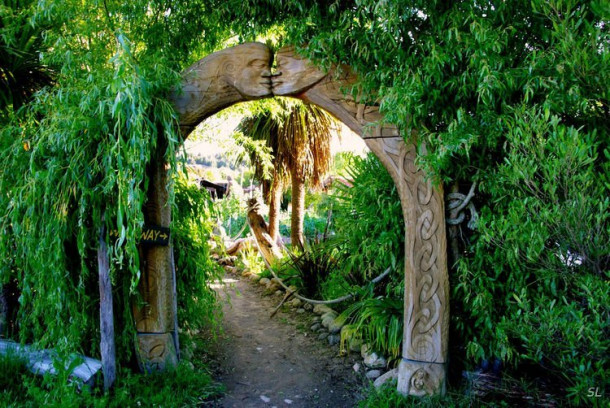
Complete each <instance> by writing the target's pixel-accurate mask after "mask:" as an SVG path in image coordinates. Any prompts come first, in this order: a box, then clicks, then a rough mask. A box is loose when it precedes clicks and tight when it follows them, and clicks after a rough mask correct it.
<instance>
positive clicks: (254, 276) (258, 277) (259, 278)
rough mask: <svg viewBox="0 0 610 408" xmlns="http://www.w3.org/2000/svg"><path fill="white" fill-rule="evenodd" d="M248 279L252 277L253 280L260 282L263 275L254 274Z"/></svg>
mask: <svg viewBox="0 0 610 408" xmlns="http://www.w3.org/2000/svg"><path fill="white" fill-rule="evenodd" d="M248 279H250V280H251V281H252V282H258V281H259V280H261V277H260V275H257V274H252V275H250V276H248Z"/></svg>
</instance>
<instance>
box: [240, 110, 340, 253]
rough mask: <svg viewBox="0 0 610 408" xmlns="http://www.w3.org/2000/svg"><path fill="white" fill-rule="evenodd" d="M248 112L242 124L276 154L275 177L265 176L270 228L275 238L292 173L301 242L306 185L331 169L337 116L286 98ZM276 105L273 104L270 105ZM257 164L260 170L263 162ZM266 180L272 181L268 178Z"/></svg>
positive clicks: (295, 237)
mask: <svg viewBox="0 0 610 408" xmlns="http://www.w3.org/2000/svg"><path fill="white" fill-rule="evenodd" d="M274 101H275V103H274V104H272V105H271V106H269V107H266V108H265V109H263V110H261V111H260V112H258V113H255V114H254V115H252V116H249V117H246V118H244V120H243V121H242V122H241V124H240V127H239V129H240V130H241V131H242V132H243V133H244V134H245V135H248V136H250V137H252V138H254V139H257V140H265V141H266V142H267V146H268V147H269V148H270V149H271V153H272V155H273V158H274V159H273V162H274V165H273V177H271V179H269V180H268V181H267V182H263V193H264V195H265V197H266V198H267V199H268V203H269V224H270V226H269V234H270V235H271V237H272V238H273V239H276V237H277V233H278V227H279V211H280V201H281V193H282V191H283V188H284V186H285V185H286V184H287V181H288V176H290V181H291V185H292V217H291V223H290V237H291V241H292V245H293V246H299V247H301V248H302V247H303V245H304V237H303V219H304V216H305V185H306V182H308V183H309V184H310V185H311V186H312V187H313V188H317V187H320V185H321V182H322V181H323V178H324V176H325V175H326V173H328V171H329V170H330V167H331V164H332V155H331V152H330V133H331V131H332V130H333V129H334V124H335V121H334V119H333V118H332V117H331V116H330V115H329V114H328V113H326V112H325V111H324V110H322V109H321V108H318V107H317V106H315V105H311V104H305V103H303V102H301V101H298V100H294V99H288V98H275V99H274ZM272 106H275V107H272ZM252 162H253V163H254V164H255V172H256V174H257V175H260V174H262V171H263V167H261V166H259V165H258V164H257V160H253V161H252ZM266 183H268V184H266Z"/></svg>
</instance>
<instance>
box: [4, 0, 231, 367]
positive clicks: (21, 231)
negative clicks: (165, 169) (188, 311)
mask: <svg viewBox="0 0 610 408" xmlns="http://www.w3.org/2000/svg"><path fill="white" fill-rule="evenodd" d="M196 6H201V7H200V8H197V7H196ZM207 6H208V3H206V2H197V3H193V2H191V3H189V7H181V6H175V7H172V8H171V9H168V8H167V7H166V6H165V5H164V4H161V3H154V4H153V3H150V2H148V1H144V0H142V1H139V0H138V1H135V2H130V3H129V4H127V3H124V2H115V1H104V2H86V3H82V2H81V1H72V0H68V1H64V0H61V1H56V0H49V1H40V2H27V1H23V2H18V1H15V2H10V4H9V3H7V2H5V3H3V5H2V6H0V10H1V13H2V14H1V15H0V19H1V21H2V27H1V29H2V43H1V44H2V51H1V52H9V53H10V54H11V59H6V60H5V59H4V58H2V64H5V63H7V64H9V63H12V62H11V61H17V59H18V58H22V57H23V58H24V59H27V61H28V64H29V63H30V62H31V64H32V67H33V66H34V65H36V66H40V67H46V66H53V67H55V70H56V76H55V82H54V84H53V86H52V87H46V88H44V89H42V90H40V91H39V92H38V93H36V94H35V95H33V96H32V90H33V88H34V86H30V85H28V84H26V83H25V82H20V83H19V84H18V85H27V86H26V88H27V89H26V91H27V93H28V98H32V99H31V100H29V103H28V104H27V105H26V106H24V107H23V108H22V109H21V110H20V111H19V112H17V113H13V114H10V115H9V116H10V122H7V124H6V126H3V128H2V129H1V130H0V132H1V133H0V156H1V157H2V158H3V160H2V162H1V164H0V191H1V193H0V253H1V254H2V259H3V261H2V263H1V264H0V283H5V282H7V281H9V280H10V281H17V286H18V288H17V289H18V291H19V293H20V297H19V317H18V323H19V326H18V330H19V336H20V338H21V340H23V341H36V342H39V343H40V344H41V345H42V346H46V345H50V346H53V347H56V348H58V349H59V350H60V351H67V350H77V351H81V352H83V353H85V354H88V355H96V354H97V353H98V350H97V347H98V346H97V344H98V343H97V342H95V341H91V339H94V338H99V333H98V327H99V325H98V322H97V319H98V310H97V305H98V301H97V299H98V296H99V295H98V293H99V291H98V288H97V273H91V272H92V271H96V269H97V265H96V262H95V255H96V254H95V251H96V248H97V246H98V240H99V236H100V231H101V230H102V229H103V230H104V231H105V235H104V239H106V240H107V242H108V243H109V256H110V260H111V268H112V272H111V274H112V281H113V286H114V288H115V289H114V299H115V310H116V311H117V313H116V316H115V319H116V323H117V324H116V327H117V328H118V330H117V331H118V333H117V334H118V358H119V360H120V361H122V362H125V361H127V360H128V359H129V358H130V350H131V349H132V347H133V341H132V335H133V330H134V329H133V323H132V317H131V303H132V300H133V299H132V293H133V292H134V290H135V288H136V285H137V282H138V280H139V276H140V272H139V254H138V249H137V241H138V238H139V236H140V233H141V229H142V226H143V222H144V217H143V205H144V203H145V201H146V196H145V191H146V189H147V187H148V185H149V181H150V179H149V174H148V173H149V166H150V164H151V163H152V162H155V163H159V162H162V161H167V162H168V163H169V167H170V169H171V170H170V173H171V174H174V172H175V171H176V169H177V163H176V159H175V157H176V155H175V151H176V149H177V146H178V144H179V140H180V135H179V130H178V127H177V115H176V113H175V112H174V109H173V106H172V105H171V103H170V102H169V101H168V100H167V96H168V95H169V93H170V92H171V90H172V87H173V86H174V85H175V84H176V83H177V82H178V81H179V75H178V73H177V70H179V69H181V67H182V66H184V65H185V64H187V63H188V60H189V59H190V58H192V56H191V54H190V53H191V52H192V51H193V50H195V49H196V50H197V51H198V52H199V54H201V53H203V52H209V51H210V50H212V49H213V48H214V47H215V46H216V45H217V44H218V43H219V41H220V39H221V38H223V37H224V36H225V34H226V30H225V28H223V27H222V26H221V25H219V24H218V21H217V20H216V19H215V18H214V17H213V15H212V14H210V13H206V12H204V11H205V10H208V9H207ZM208 18H209V19H208ZM208 24H211V25H208ZM32 30H34V32H32ZM204 31H205V32H206V41H201V37H200V35H201V33H202V32H204ZM22 38H30V39H31V40H28V41H21V40H20V39H22ZM195 44H199V45H198V46H197V47H194V45H195ZM17 48H20V49H17ZM7 50H8V51H7ZM39 51H42V53H39ZM13 57H14V58H13ZM38 64H39V65H38ZM28 66H29V65H28ZM27 69H30V68H27ZM32 69H34V67H33V68H32ZM9 70H10V73H9V74H7V73H6V72H8V71H6V70H5V66H4V65H3V73H2V74H1V75H2V80H3V81H5V80H9V82H10V80H11V78H12V77H11V76H10V75H13V76H14V73H15V72H16V71H15V69H14V67H12V66H11V67H9ZM38 85H39V84H38V83H36V87H38ZM3 86H4V85H3ZM11 86H12V85H11V83H9V87H11ZM11 89H12V88H11ZM11 92H12V90H11ZM15 92H16V93H15ZM15 92H13V94H12V96H11V95H9V96H8V98H9V99H10V98H13V99H12V100H8V99H7V100H8V103H9V104H10V103H12V104H13V108H15V99H14V98H15V95H17V96H19V95H21V94H19V92H21V91H19V90H16V91H15ZM2 97H3V98H5V97H7V94H6V93H5V92H4V88H3V94H2ZM21 99H22V100H23V101H26V98H21ZM11 101H12V102H11ZM5 106H6V103H5V104H4V105H3V108H4V107H5ZM7 109H8V107H7ZM2 113H3V114H5V113H6V112H5V110H3V112H2ZM7 117H8V116H7ZM168 188H169V189H170V191H171V186H168ZM172 199H173V198H170V201H171V200H172ZM113 230H114V231H117V232H118V235H119V238H118V240H116V241H114V242H110V241H109V238H108V233H109V231H113ZM188 245H190V244H188ZM188 245H187V246H188ZM197 245H200V244H197ZM192 248H193V247H191V249H192Z"/></svg>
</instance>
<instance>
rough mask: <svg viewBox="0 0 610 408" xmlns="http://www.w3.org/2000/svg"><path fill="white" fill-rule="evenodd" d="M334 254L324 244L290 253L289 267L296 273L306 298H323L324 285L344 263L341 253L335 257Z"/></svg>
mask: <svg viewBox="0 0 610 408" xmlns="http://www.w3.org/2000/svg"><path fill="white" fill-rule="evenodd" d="M332 253H333V251H332V248H328V247H326V246H324V245H323V244H317V245H312V246H308V247H307V248H306V249H305V250H304V251H303V252H301V253H292V252H290V253H289V254H290V260H289V261H288V265H289V266H290V268H291V269H292V270H293V271H294V272H295V275H296V277H297V278H298V280H299V285H298V286H300V288H301V289H302V294H303V295H304V296H307V297H309V298H311V299H319V298H321V295H322V283H323V282H324V281H325V280H326V279H328V277H329V276H330V275H331V274H332V273H333V272H335V271H336V270H337V269H338V268H339V267H340V264H341V261H342V260H341V255H340V253H335V254H334V256H333V254H332Z"/></svg>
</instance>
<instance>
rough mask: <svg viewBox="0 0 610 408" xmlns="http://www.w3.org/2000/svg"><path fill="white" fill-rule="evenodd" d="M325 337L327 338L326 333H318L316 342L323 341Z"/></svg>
mask: <svg viewBox="0 0 610 408" xmlns="http://www.w3.org/2000/svg"><path fill="white" fill-rule="evenodd" d="M327 337H328V333H327V332H324V333H320V335H319V336H318V340H324V339H325V338H327Z"/></svg>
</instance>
